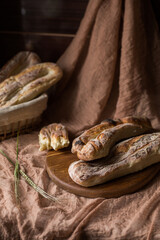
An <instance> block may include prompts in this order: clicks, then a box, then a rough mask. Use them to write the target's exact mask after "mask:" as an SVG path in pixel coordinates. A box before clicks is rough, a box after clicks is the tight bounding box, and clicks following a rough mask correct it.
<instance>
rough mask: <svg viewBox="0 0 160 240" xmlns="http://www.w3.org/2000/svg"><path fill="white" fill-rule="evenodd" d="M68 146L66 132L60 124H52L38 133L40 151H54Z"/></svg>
mask: <svg viewBox="0 0 160 240" xmlns="http://www.w3.org/2000/svg"><path fill="white" fill-rule="evenodd" d="M69 144H70V142H69V139H68V132H67V130H66V128H65V126H63V125H62V124H60V123H59V124H58V123H53V124H50V125H48V126H46V127H43V128H42V129H41V130H40V133H39V145H40V148H39V150H40V151H44V150H50V149H54V150H55V151H57V150H59V149H62V148H65V147H68V146H69Z"/></svg>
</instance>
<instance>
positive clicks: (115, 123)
mask: <svg viewBox="0 0 160 240" xmlns="http://www.w3.org/2000/svg"><path fill="white" fill-rule="evenodd" d="M151 129H152V126H151V123H150V121H149V119H148V118H136V117H126V118H122V119H117V120H112V121H111V120H109V121H108V120H105V121H103V122H102V123H101V124H98V125H96V126H94V127H92V128H90V129H89V130H87V131H85V132H84V133H82V135H80V136H79V137H77V138H76V139H74V141H73V143H72V149H71V151H72V153H76V154H77V157H78V158H79V159H81V160H84V161H92V160H95V159H98V158H102V157H105V156H107V155H108V154H109V152H110V149H111V148H112V147H113V146H114V145H115V144H116V143H117V142H119V141H120V140H124V139H127V138H130V137H134V136H137V135H141V134H143V133H147V132H149V131H151ZM152 130H153V129H152Z"/></svg>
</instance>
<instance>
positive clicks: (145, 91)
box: [0, 0, 160, 240]
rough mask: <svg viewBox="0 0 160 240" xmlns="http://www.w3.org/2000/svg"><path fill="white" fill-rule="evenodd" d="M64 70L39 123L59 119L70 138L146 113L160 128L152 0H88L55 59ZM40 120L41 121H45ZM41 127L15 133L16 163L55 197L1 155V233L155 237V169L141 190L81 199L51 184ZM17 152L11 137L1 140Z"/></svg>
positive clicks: (159, 201) (61, 239)
mask: <svg viewBox="0 0 160 240" xmlns="http://www.w3.org/2000/svg"><path fill="white" fill-rule="evenodd" d="M58 64H59V65H60V67H61V68H62V69H63V72H64V77H63V79H62V80H61V81H60V82H59V83H58V84H57V89H56V92H55V93H54V95H53V96H52V95H50V99H49V103H48V109H47V111H46V113H45V116H44V121H43V124H46V123H47V122H48V123H51V122H61V123H63V124H64V125H65V126H66V127H67V129H68V131H69V133H70V136H71V138H72V137H75V136H76V135H78V134H80V132H81V131H83V130H84V129H86V128H88V127H91V126H93V125H94V124H97V123H99V122H100V121H101V120H103V119H105V118H113V119H114V118H120V117H125V116H128V115H136V116H142V115H143V116H147V117H148V118H150V119H151V121H152V124H153V126H154V127H155V128H159V127H160V101H159V95H160V80H159V76H160V38H159V30H158V26H157V23H156V20H155V16H154V13H153V10H152V6H151V2H150V1H149V0H147V1H144V0H134V1H131V0H124V1H122V0H94V1H92V0H90V1H89V3H88V7H87V9H86V12H85V15H84V18H83V19H82V22H81V24H80V27H79V29H78V31H77V34H76V36H75V38H74V39H73V41H72V42H71V44H70V46H69V47H68V48H67V50H66V51H65V52H64V54H63V55H62V56H61V58H60V59H59V60H58ZM43 124H42V125H43ZM38 133H39V131H34V132H32V133H30V134H21V135H20V137H19V162H20V165H21V167H22V169H23V168H24V169H25V171H26V173H27V174H28V175H29V176H30V177H31V178H32V179H33V180H34V182H36V183H37V184H38V185H39V186H40V187H42V188H43V189H44V190H45V191H46V192H48V193H49V194H51V195H53V196H55V197H56V198H57V199H58V200H59V201H60V203H57V202H51V201H49V200H47V199H45V198H43V197H42V196H40V195H39V194H38V193H37V192H36V191H34V190H33V189H32V188H31V187H30V186H29V185H27V183H26V182H25V181H24V180H23V179H22V178H21V179H20V183H19V186H20V200H21V202H20V207H17V205H16V200H15V195H14V175H13V172H14V168H13V166H12V165H11V164H10V163H9V162H8V161H7V160H6V158H5V157H3V156H2V155H0V239H1V240H8V239H9V240H12V239H13V240H19V239H20V240H21V239H22V240H28V239H29V240H42V239H43V240H52V239H53V240H65V239H69V240H81V239H82V240H83V239H84V240H87V239H91V240H99V239H105V240H106V239H107V240H126V239H128V240H133V239H135V240H146V239H147V240H158V239H160V227H159V222H160V174H157V175H156V177H155V178H154V179H153V180H151V181H150V183H149V184H147V185H146V186H145V187H144V188H143V189H141V190H139V191H138V192H135V193H133V194H128V195H124V196H121V197H119V198H110V199H105V198H95V199H92V198H85V197H80V196H76V195H74V194H71V193H69V192H67V191H65V190H63V189H61V188H59V187H58V186H57V185H56V184H54V183H53V182H52V181H51V179H50V178H49V176H48V174H47V172H46V169H45V161H46V154H47V152H46V151H43V152H40V151H39V143H38ZM0 149H2V150H3V151H4V152H5V153H7V154H8V155H9V157H10V158H11V159H13V160H14V161H15V159H16V138H10V139H8V140H4V141H2V142H1V143H0Z"/></svg>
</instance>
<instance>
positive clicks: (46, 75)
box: [0, 62, 62, 107]
mask: <svg viewBox="0 0 160 240" xmlns="http://www.w3.org/2000/svg"><path fill="white" fill-rule="evenodd" d="M61 77H62V70H61V69H60V68H59V67H58V65H56V64H54V63H49V62H48V63H39V64H36V65H34V66H31V67H28V68H26V69H25V70H24V71H22V72H21V73H19V74H18V75H15V76H11V77H9V78H7V79H6V80H4V81H3V82H1V83H0V107H8V106H12V105H16V104H19V103H22V102H27V101H29V100H32V99H33V98H35V97H37V96H38V95H40V94H41V93H43V92H45V91H47V90H48V89H49V88H50V87H51V86H53V85H54V84H55V83H57V82H58V81H59V80H60V79H61Z"/></svg>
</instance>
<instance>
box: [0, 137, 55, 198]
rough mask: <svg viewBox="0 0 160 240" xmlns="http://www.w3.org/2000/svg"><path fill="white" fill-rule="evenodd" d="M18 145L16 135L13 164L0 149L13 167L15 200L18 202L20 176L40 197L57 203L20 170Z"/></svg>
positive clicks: (0, 151)
mask: <svg viewBox="0 0 160 240" xmlns="http://www.w3.org/2000/svg"><path fill="white" fill-rule="evenodd" d="M18 144H19V134H17V149H16V163H14V162H13V161H12V160H11V158H10V157H8V156H7V154H6V153H5V152H4V151H2V150H1V149H0V153H1V154H2V155H3V156H4V157H5V158H6V159H7V160H8V161H9V162H10V163H11V164H12V165H13V166H14V178H15V197H16V200H17V201H19V191H18V185H19V179H20V176H19V175H21V176H22V177H23V178H24V180H25V181H26V182H27V183H28V184H29V185H30V186H31V187H32V188H33V189H34V190H35V191H37V192H38V193H39V194H40V195H42V196H43V197H45V198H47V199H48V200H51V201H54V202H59V201H58V199H57V198H55V197H53V196H51V195H50V194H48V193H46V192H45V191H44V190H43V189H42V188H41V187H39V186H38V185H37V184H36V183H34V182H33V181H32V179H31V178H30V177H29V176H28V175H27V174H26V173H25V172H24V171H22V169H21V168H20V165H19V161H18Z"/></svg>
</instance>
